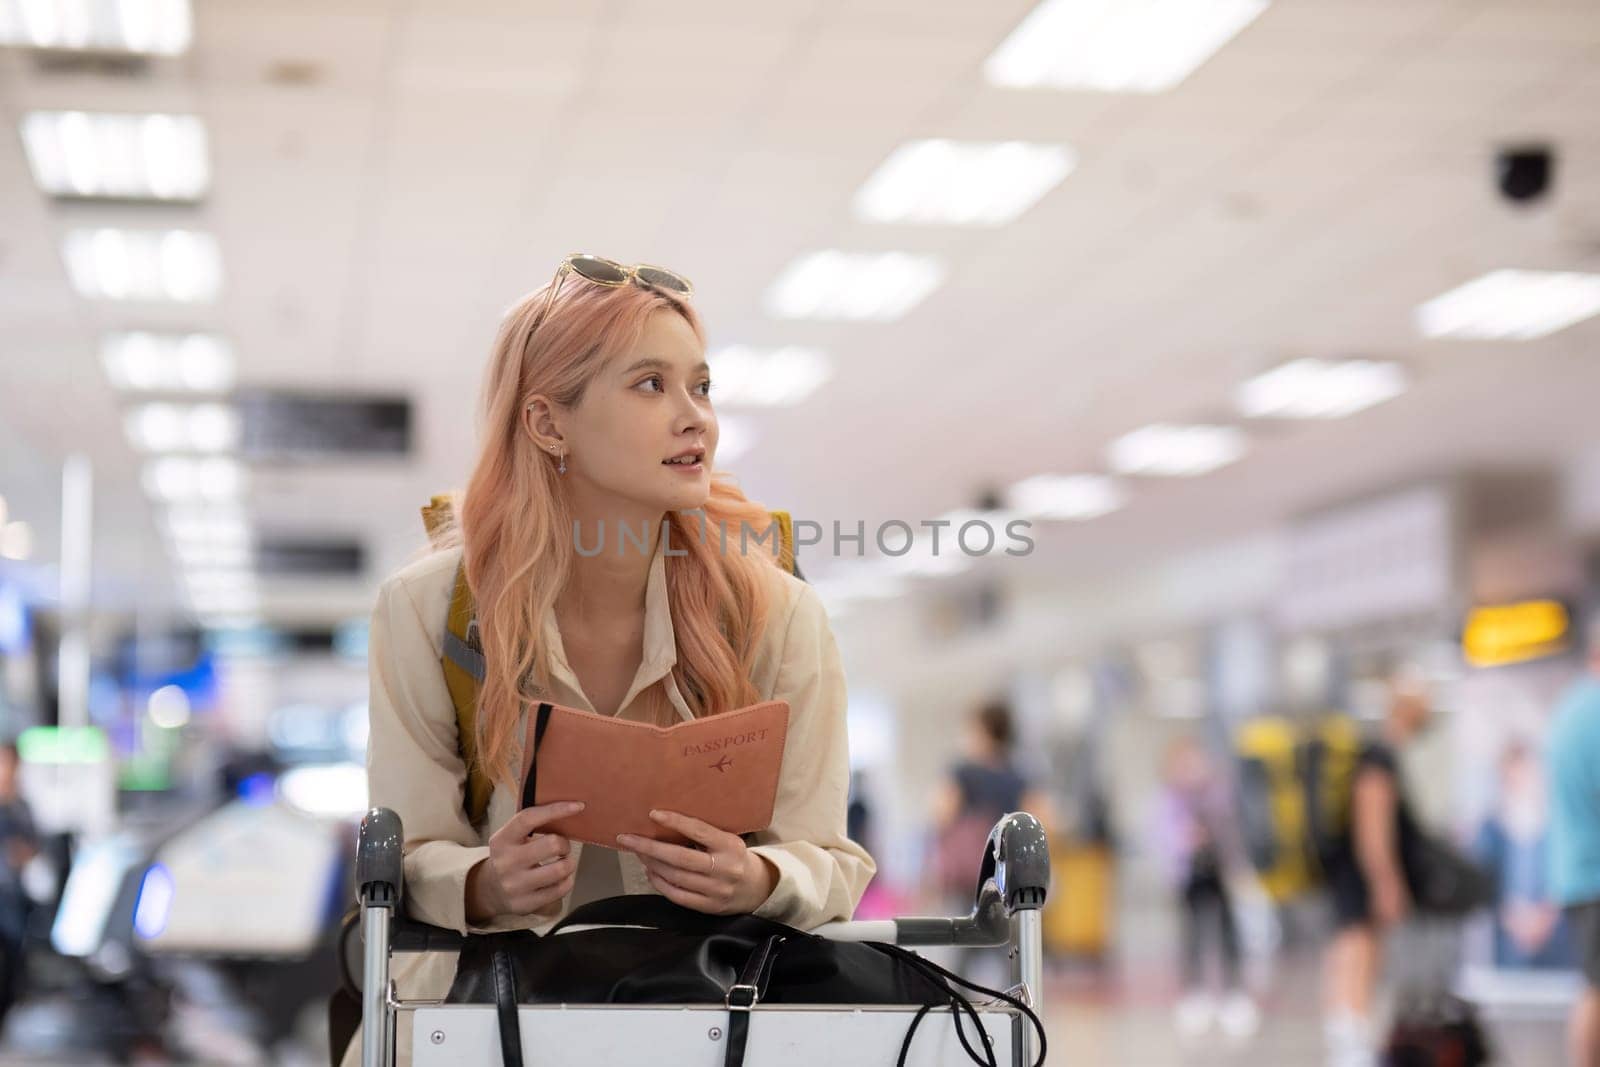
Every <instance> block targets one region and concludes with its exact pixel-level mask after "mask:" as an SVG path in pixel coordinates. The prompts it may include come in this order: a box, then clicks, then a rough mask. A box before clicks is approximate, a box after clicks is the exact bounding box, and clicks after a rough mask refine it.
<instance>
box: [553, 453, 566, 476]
mask: <svg viewBox="0 0 1600 1067" xmlns="http://www.w3.org/2000/svg"><path fill="white" fill-rule="evenodd" d="M556 473H557V474H565V473H567V454H566V453H565V452H563V453H561V466H559V467H557V468H556Z"/></svg>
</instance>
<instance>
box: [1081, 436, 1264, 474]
mask: <svg viewBox="0 0 1600 1067" xmlns="http://www.w3.org/2000/svg"><path fill="white" fill-rule="evenodd" d="M1247 447H1248V445H1247V443H1246V440H1245V435H1244V433H1243V431H1241V430H1239V429H1237V428H1236V427H1233V426H1175V425H1171V424H1168V423H1155V424H1154V425H1151V426H1146V427H1144V428H1143V429H1141V430H1135V431H1133V432H1132V433H1130V434H1126V435H1124V436H1122V437H1119V438H1117V439H1116V440H1115V441H1113V442H1112V443H1111V448H1110V450H1109V452H1108V458H1109V461H1110V463H1111V468H1112V469H1113V470H1115V471H1117V472H1118V473H1119V474H1147V475H1160V476H1168V477H1187V476H1192V475H1196V474H1205V473H1207V472H1208V471H1214V470H1216V469H1217V468H1219V467H1225V466H1227V465H1228V464H1230V463H1233V462H1234V461H1235V460H1237V459H1239V458H1240V457H1241V456H1243V455H1244V453H1245V450H1246V448H1247Z"/></svg>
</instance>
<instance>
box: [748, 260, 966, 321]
mask: <svg viewBox="0 0 1600 1067" xmlns="http://www.w3.org/2000/svg"><path fill="white" fill-rule="evenodd" d="M942 281H944V267H942V266H941V265H940V264H939V261H938V260H936V259H933V258H932V257H929V256H918V255H912V254H911V253H909V252H841V251H839V250H837V249H829V250H827V251H823V252H812V253H810V254H808V255H805V256H801V257H800V258H799V259H797V260H795V261H794V262H793V263H791V264H789V266H788V267H787V268H785V270H784V272H783V273H782V274H781V275H779V276H778V280H777V281H775V282H773V283H772V287H771V288H770V289H769V290H768V291H767V309H768V310H769V311H770V312H771V313H772V314H774V315H777V316H778V317H779V318H785V319H837V320H846V321H866V320H870V321H876V322H888V321H891V320H893V319H898V318H899V317H900V316H902V315H904V314H905V313H906V312H908V311H910V310H911V309H912V308H914V307H916V306H917V305H918V304H919V303H921V302H922V300H923V298H925V297H926V296H927V295H928V294H929V293H931V292H933V291H934V289H936V288H938V286H939V283H941V282H942Z"/></svg>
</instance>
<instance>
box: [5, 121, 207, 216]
mask: <svg viewBox="0 0 1600 1067" xmlns="http://www.w3.org/2000/svg"><path fill="white" fill-rule="evenodd" d="M22 144H23V147H24V148H25V149H26V150H27V154H28V166H29V167H31V168H32V170H33V180H34V181H35V182H37V183H38V185H39V188H40V189H43V190H44V191H45V192H46V193H48V194H50V195H51V196H59V197H99V198H107V199H123V200H181V201H192V200H198V199H200V198H201V197H202V196H204V195H205V193H206V189H207V188H208V187H209V185H210V183H211V174H210V168H209V166H208V164H207V162H206V130H205V126H204V124H203V123H201V121H200V120H199V119H197V118H195V117H194V116H193V115H117V114H103V113H90V112H85V111H34V112H31V113H30V114H28V115H27V116H25V117H24V118H23V120H22Z"/></svg>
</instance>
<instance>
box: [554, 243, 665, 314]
mask: <svg viewBox="0 0 1600 1067" xmlns="http://www.w3.org/2000/svg"><path fill="white" fill-rule="evenodd" d="M569 273H570V274H576V275H577V276H578V277H580V278H582V279H584V280H585V281H590V282H594V283H595V284H596V285H610V286H618V285H627V284H628V283H629V282H633V283H634V284H635V285H638V286H640V287H642V288H645V289H660V290H662V291H663V292H667V293H671V294H672V295H673V296H680V297H688V296H693V295H694V286H693V285H691V284H689V279H688V278H685V277H684V276H683V275H681V274H679V273H677V272H676V271H670V270H668V269H667V268H665V267H653V266H651V265H650V264H648V263H638V264H635V265H634V266H631V267H627V266H623V265H622V264H621V263H618V262H617V261H616V260H614V259H606V258H605V257H604V256H591V255H587V254H585V253H582V252H574V253H573V254H572V255H570V256H568V257H567V258H566V259H563V260H562V261H561V266H559V267H557V268H556V274H555V277H554V278H552V279H551V281H550V291H549V292H548V293H547V294H546V295H545V298H544V308H543V309H542V310H541V311H540V312H539V317H538V318H537V319H535V320H534V322H533V328H534V329H538V328H539V324H540V323H541V322H543V321H544V317H545V316H546V315H548V314H550V305H551V304H553V303H554V302H555V299H556V292H557V291H558V290H559V289H560V288H561V283H562V281H563V280H564V279H565V278H566V276H567V275H568V274H569Z"/></svg>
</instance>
